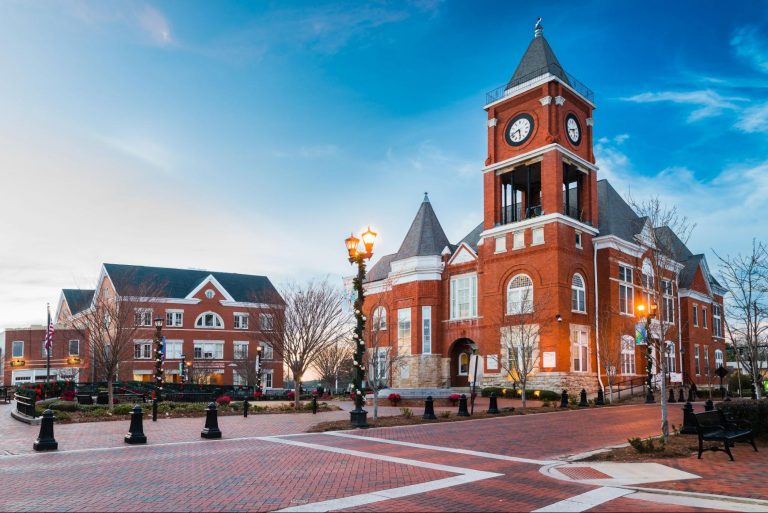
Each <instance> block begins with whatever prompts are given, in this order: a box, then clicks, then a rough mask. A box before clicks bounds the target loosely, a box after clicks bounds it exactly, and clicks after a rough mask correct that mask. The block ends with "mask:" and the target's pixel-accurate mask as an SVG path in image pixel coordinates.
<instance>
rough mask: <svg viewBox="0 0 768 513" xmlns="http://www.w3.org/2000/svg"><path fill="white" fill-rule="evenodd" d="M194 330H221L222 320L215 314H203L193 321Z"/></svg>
mask: <svg viewBox="0 0 768 513" xmlns="http://www.w3.org/2000/svg"><path fill="white" fill-rule="evenodd" d="M195 328H214V329H223V328H224V320H223V319H222V318H221V316H220V315H219V314H217V313H213V312H205V313H203V314H200V316H199V317H198V318H197V320H195Z"/></svg>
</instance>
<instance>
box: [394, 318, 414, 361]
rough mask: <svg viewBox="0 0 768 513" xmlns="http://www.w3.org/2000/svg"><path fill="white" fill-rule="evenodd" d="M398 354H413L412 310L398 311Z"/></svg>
mask: <svg viewBox="0 0 768 513" xmlns="http://www.w3.org/2000/svg"><path fill="white" fill-rule="evenodd" d="M397 354H400V355H403V354H411V309H410V308H401V309H399V310H398V311H397Z"/></svg>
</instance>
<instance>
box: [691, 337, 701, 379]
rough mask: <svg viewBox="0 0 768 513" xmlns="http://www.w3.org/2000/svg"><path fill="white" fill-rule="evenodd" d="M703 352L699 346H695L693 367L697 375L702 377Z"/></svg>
mask: <svg viewBox="0 0 768 513" xmlns="http://www.w3.org/2000/svg"><path fill="white" fill-rule="evenodd" d="M700 362H701V350H700V349H699V345H698V344H695V345H694V346H693V367H694V370H695V371H696V375H697V376H700V375H701V363H700Z"/></svg>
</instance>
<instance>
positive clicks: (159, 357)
mask: <svg viewBox="0 0 768 513" xmlns="http://www.w3.org/2000/svg"><path fill="white" fill-rule="evenodd" d="M162 330H163V319H162V318H160V317H157V318H155V392H154V394H152V422H157V402H158V401H160V400H161V397H160V394H162V392H163V335H162Z"/></svg>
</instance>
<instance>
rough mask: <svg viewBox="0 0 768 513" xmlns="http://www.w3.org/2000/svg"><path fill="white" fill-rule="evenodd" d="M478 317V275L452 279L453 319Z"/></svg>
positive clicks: (472, 274)
mask: <svg viewBox="0 0 768 513" xmlns="http://www.w3.org/2000/svg"><path fill="white" fill-rule="evenodd" d="M473 317H477V274H475V273H471V274H462V275H459V276H454V277H452V278H451V319H470V318H473Z"/></svg>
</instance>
